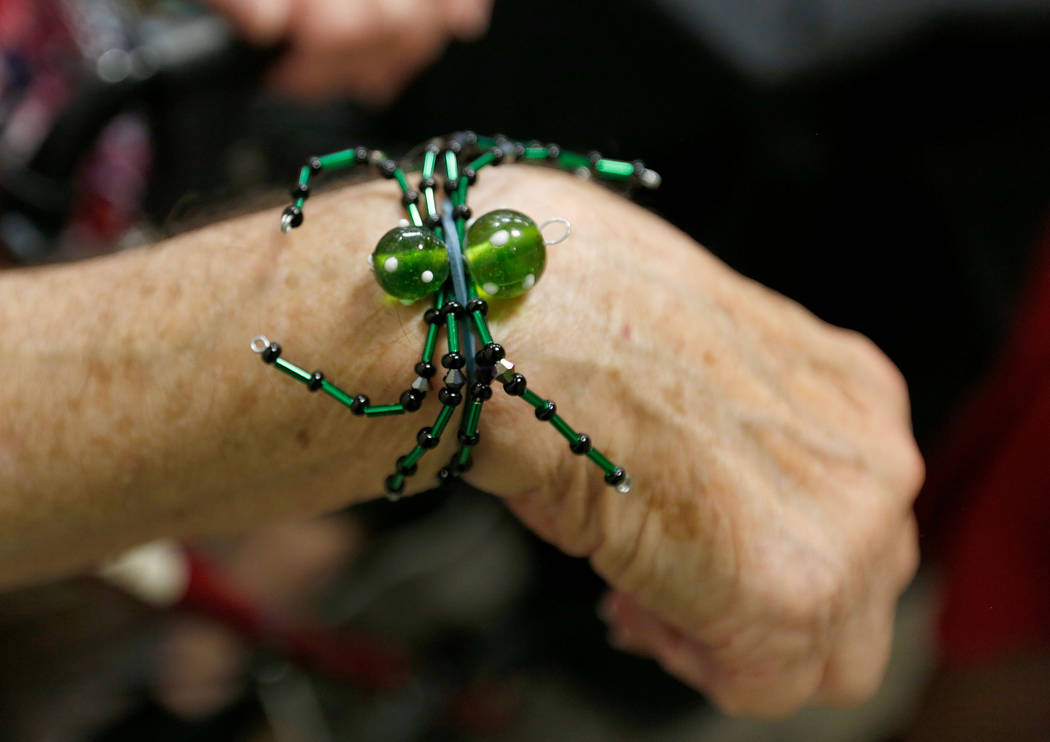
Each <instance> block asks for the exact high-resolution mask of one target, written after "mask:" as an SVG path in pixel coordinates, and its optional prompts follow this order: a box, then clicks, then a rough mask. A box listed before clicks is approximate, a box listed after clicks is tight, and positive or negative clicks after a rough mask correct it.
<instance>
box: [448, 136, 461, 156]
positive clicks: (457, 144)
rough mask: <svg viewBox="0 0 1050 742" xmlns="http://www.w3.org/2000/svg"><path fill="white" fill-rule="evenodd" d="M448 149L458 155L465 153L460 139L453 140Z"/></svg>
mask: <svg viewBox="0 0 1050 742" xmlns="http://www.w3.org/2000/svg"><path fill="white" fill-rule="evenodd" d="M447 149H448V150H449V151H450V152H452V153H453V154H457V155H458V154H459V153H460V152H462V151H463V143H462V142H461V141H459V139H453V140H452V141H451V142H449V143H448V148H447Z"/></svg>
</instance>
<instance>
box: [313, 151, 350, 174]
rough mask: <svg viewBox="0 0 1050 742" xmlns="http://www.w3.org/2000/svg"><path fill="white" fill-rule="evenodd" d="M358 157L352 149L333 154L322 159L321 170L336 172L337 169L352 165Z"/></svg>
mask: <svg viewBox="0 0 1050 742" xmlns="http://www.w3.org/2000/svg"><path fill="white" fill-rule="evenodd" d="M355 159H356V155H354V151H353V150H352V149H344V150H343V151H342V152H333V153H332V154H330V155H325V156H324V157H321V158H320V160H321V169H322V170H334V169H336V168H340V167H344V166H346V165H352V164H353V163H354V160H355Z"/></svg>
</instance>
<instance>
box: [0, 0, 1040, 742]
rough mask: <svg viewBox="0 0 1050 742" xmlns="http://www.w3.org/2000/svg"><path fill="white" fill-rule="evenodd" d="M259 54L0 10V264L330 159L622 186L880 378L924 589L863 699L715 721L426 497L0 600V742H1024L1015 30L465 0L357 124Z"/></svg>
mask: <svg viewBox="0 0 1050 742" xmlns="http://www.w3.org/2000/svg"><path fill="white" fill-rule="evenodd" d="M282 53H284V50H283V49H282V47H281V44H280V43H276V44H274V45H263V46H258V45H253V44H251V43H248V42H247V41H245V40H243V39H241V38H240V37H239V36H238V34H237V32H236V31H234V30H233V29H232V27H231V26H230V25H227V23H226V22H225V21H224V20H223V19H221V18H220V17H219V16H217V15H215V14H214V13H213V11H211V10H209V9H207V8H204V7H201V6H198V5H196V4H194V3H190V2H130V1H126V2H125V1H121V2H118V1H117V0H62V1H60V0H36V1H35V2H34V1H29V0H26V1H20V0H0V250H2V252H3V259H2V260H3V264H5V265H7V266H8V267H10V268H12V269H17V266H18V265H28V264H35V263H41V262H48V261H56V260H76V259H82V258H87V257H90V256H92V255H97V254H101V253H104V252H109V251H113V250H118V249H129V248H133V247H134V246H137V245H142V244H147V243H149V242H152V241H155V240H156V239H160V238H162V237H164V236H166V235H170V234H173V233H175V232H177V231H180V230H182V229H185V228H188V227H189V226H190V225H195V224H200V223H203V222H206V221H209V220H213V219H216V218H218V217H219V216H221V215H222V214H223V213H228V212H229V211H230V210H237V209H243V208H247V205H248V204H249V203H251V204H257V205H258V204H263V205H269V206H272V207H275V208H276V207H278V205H281V204H284V203H286V200H287V199H286V197H285V196H283V195H281V193H280V192H283V191H284V189H285V188H286V187H287V186H288V185H291V184H292V182H293V180H294V178H295V175H296V174H297V169H298V167H299V166H300V165H301V164H302V162H303V161H304V159H305V158H306V157H307V156H309V155H313V154H321V153H325V152H330V151H334V150H339V149H343V148H345V147H348V146H353V145H355V144H359V143H360V144H368V145H369V146H374V147H382V148H384V149H387V150H388V151H389V152H391V153H397V152H402V151H406V150H408V149H409V148H411V147H412V146H413V145H415V144H417V143H419V142H421V141H423V140H424V139H426V138H427V137H429V136H432V135H434V134H440V133H445V132H449V131H453V130H457V129H465V128H469V129H473V130H475V131H478V132H479V133H496V132H501V133H505V134H507V135H509V136H511V137H515V138H521V139H533V138H535V139H539V140H541V141H545V142H546V141H553V142H557V143H559V144H561V145H562V146H564V147H566V148H569V149H575V150H577V151H582V152H587V151H590V150H599V151H601V152H602V153H604V154H605V155H607V156H610V157H622V158H625V159H633V158H637V157H642V158H644V159H645V161H646V163H647V164H648V165H649V166H650V167H652V168H654V169H656V170H658V171H659V172H660V173H661V174H662V176H663V186H662V187H661V188H660V189H659V190H658V191H655V192H646V193H644V194H638V195H639V199H640V200H641V202H642V203H643V204H644V205H646V206H647V207H649V208H651V209H653V210H655V211H656V212H657V213H659V214H661V215H662V216H664V217H666V218H667V219H668V220H670V221H671V222H673V223H675V224H676V225H678V226H679V227H680V228H682V229H683V230H685V231H686V232H688V233H689V234H691V235H692V236H693V237H695V238H696V239H697V240H699V241H700V242H701V243H703V244H704V245H705V246H707V247H708V248H709V249H710V250H712V251H713V252H714V253H715V254H717V255H718V256H719V257H720V258H722V259H723V260H725V261H726V262H728V263H729V264H730V265H732V266H733V267H734V268H736V269H737V270H739V271H741V272H742V273H744V274H746V275H748V276H751V277H753V278H755V279H756V280H758V281H760V282H762V283H764V284H766V285H768V286H771V287H773V288H775V289H776V290H778V291H780V292H782V293H785V294H787V295H788V296H790V297H792V298H794V299H796V300H798V301H799V302H801V303H802V304H803V305H805V306H807V307H808V308H810V309H811V310H812V311H814V312H815V313H816V314H818V315H819V316H821V317H823V318H824V319H826V320H828V321H829V322H832V323H835V324H839V325H843V326H846V327H850V328H854V329H857V330H860V331H861V332H863V333H865V334H867V335H868V336H870V337H871V338H872V339H873V340H875V342H876V343H878V345H879V346H880V347H882V348H883V349H884V350H885V351H886V352H887V354H888V355H889V356H890V357H891V358H892V359H893V360H894V362H896V363H897V365H898V366H899V367H900V368H901V370H902V371H903V373H904V375H905V377H906V378H907V380H908V382H909V385H910V388H911V393H912V400H913V408H914V409H913V413H914V422H915V427H916V432H917V436H918V438H919V441H920V444H921V445H922V447H923V449H924V452H925V454H926V456H927V460H928V464H929V478H928V483H927V486H926V489H925V491H924V492H923V494H922V496H921V497H920V501H919V504H918V509H919V515H920V520H921V526H922V546H923V551H924V556H925V563H924V567H923V569H922V570H921V572H920V575H919V577H918V578H917V579H916V582H915V584H914V585H913V586H912V587H911V588H910V589H909V591H908V592H907V593H906V594H905V596H904V597H903V599H902V603H901V611H900V617H899V620H898V631H897V639H896V645H895V649H894V656H893V661H892V663H891V666H890V670H889V674H888V677H887V681H886V683H885V684H884V686H883V688H882V690H881V691H880V693H879V695H878V696H877V697H876V698H875V699H874V700H873V701H872V702H871V703H869V704H867V705H865V706H863V707H861V708H860V709H857V710H852V711H834V712H833V711H822V710H812V711H806V712H803V713H802V714H800V715H799V716H798V717H796V718H793V719H790V720H786V721H784V722H778V723H757V722H749V721H742V720H734V719H729V718H725V717H723V716H721V715H720V714H718V713H717V712H716V711H715V710H714V709H712V708H711V707H710V706H709V705H707V704H706V702H705V701H704V699H703V698H702V697H700V696H698V695H697V694H696V693H695V692H693V691H691V690H689V689H687V688H685V687H684V686H682V685H680V684H679V683H677V682H676V681H674V680H673V679H671V678H669V677H668V676H666V675H664V674H663V673H662V672H661V671H660V670H659V668H657V667H656V666H655V665H654V664H653V663H651V662H649V661H646V660H643V659H640V658H635V657H631V656H628V655H625V654H622V653H619V652H617V651H616V650H615V649H614V648H613V647H611V646H610V645H609V643H608V641H607V639H606V629H605V627H604V624H603V622H602V621H601V619H600V617H599V616H598V615H597V614H596V606H597V605H598V601H599V598H600V596H601V595H602V593H603V591H604V587H603V585H602V583H601V581H600V580H599V579H598V578H597V577H595V576H594V574H593V573H592V572H591V571H590V569H589V567H588V565H587V564H586V563H585V562H581V561H579V560H574V559H570V558H567V557H565V556H563V555H561V554H560V553H558V552H557V551H555V550H554V549H552V548H550V547H549V546H547V545H545V544H544V543H542V542H540V541H539V540H537V539H536V538H535V537H533V536H532V535H530V534H529V533H528V532H526V531H525V530H524V529H523V528H522V527H521V526H520V525H518V524H517V522H516V521H515V520H514V519H513V518H512V517H511V516H509V515H508V514H507V513H506V512H505V511H504V510H503V508H502V506H501V505H500V504H499V503H498V502H495V501H493V500H492V499H491V498H488V497H487V496H485V495H484V494H482V493H479V492H474V491H471V490H469V489H468V488H466V487H459V488H455V489H450V490H443V491H440V492H438V491H435V492H431V493H428V494H426V495H422V496H419V497H415V498H411V499H410V500H407V501H402V502H398V503H388V502H386V501H379V502H374V503H370V504H368V505H365V506H361V507H355V508H352V509H350V510H348V511H346V512H343V513H339V514H336V515H334V516H332V517H330V518H328V519H325V520H323V521H318V522H313V523H305V524H278V525H275V526H273V527H271V528H269V529H266V530H265V531H262V532H260V533H256V534H251V535H249V536H246V537H244V538H241V539H238V540H233V541H224V542H207V543H195V544H154V545H150V546H149V547H146V548H144V549H143V550H140V551H139V552H138V553H136V554H134V555H132V556H130V557H129V559H128V560H127V561H126V562H125V563H124V564H122V565H117V566H115V567H113V568H111V569H110V570H109V571H108V572H107V573H106V574H105V575H104V576H101V577H100V576H92V577H83V578H78V579H75V580H66V581H62V582H59V583H53V584H48V585H40V586H37V587H33V588H30V589H25V590H20V591H16V592H12V593H8V594H5V595H0V658H2V659H0V666H2V667H3V668H4V672H3V673H0V736H2V737H3V738H4V739H12V740H34V741H35V740H48V741H52V740H53V741H55V742H60V741H61V742H65V741H67V740H68V741H70V742H73V741H76V742H79V741H81V740H83V741H88V740H91V741H97V742H109V741H116V740H140V739H151V740H169V739H170V740H276V741H277V742H286V741H291V740H321V741H322V742H323V741H324V740H344V739H345V740H406V741H407V740H490V739H500V740H522V741H523V742H524V741H526V740H528V741H531V740H549V739H574V740H592V739H593V740H657V741H659V742H677V741H678V740H712V741H714V742H752V741H753V742H764V741H765V740H806V741H807V742H814V741H820V740H828V741H829V742H830V741H833V740H856V741H857V742H867V741H870V742H889V741H891V740H909V741H911V742H925V741H926V740H972V741H980V740H1044V741H1045V740H1050V547H1048V546H1047V539H1046V538H1045V534H1046V533H1047V532H1048V531H1050V486H1048V485H1047V477H1046V466H1045V463H1044V462H1045V460H1046V455H1047V449H1048V446H1050V137H1048V136H1047V132H1048V131H1050V74H1048V70H1050V3H1047V2H1045V0H878V1H876V2H870V1H869V2H864V1H863V0H746V1H745V0H740V1H738V2H733V3H726V2H717V1H716V0H677V1H676V0H648V1H642V0H606V1H605V2H597V0H579V1H578V2H574V3H565V2H554V0H535V1H529V2H525V1H524V0H520V1H518V2H514V1H512V0H497V2H496V3H495V6H494V8H493V14H492V18H491V23H490V26H489V29H488V30H487V32H486V33H485V34H484V35H482V36H481V37H479V38H477V39H476V40H473V41H471V42H468V43H460V42H456V43H453V44H451V45H450V46H449V47H448V48H447V49H446V50H445V51H444V53H443V54H441V55H440V57H439V58H438V59H437V60H436V61H435V62H434V63H433V64H430V65H429V66H426V67H425V68H423V69H422V70H421V71H420V72H419V74H418V75H417V76H416V77H414V78H413V79H412V80H411V82H410V83H408V85H407V87H406V88H404V89H403V90H401V91H400V92H399V93H398V94H397V95H396V97H395V98H394V99H393V100H391V101H388V102H384V104H383V105H377V104H376V103H375V102H374V97H373V98H371V99H370V100H371V102H369V101H365V100H360V99H358V97H357V96H354V95H339V96H336V97H333V98H330V99H329V100H327V101H325V102H316V101H315V102H310V103H306V102H303V101H302V100H297V99H296V97H295V96H294V95H291V96H289V95H281V94H277V93H275V92H274V91H273V90H272V89H271V88H269V87H268V86H267V85H266V84H265V80H266V75H267V70H268V69H270V68H271V66H272V65H273V64H275V63H276V62H278V61H279V59H280V57H281V55H282ZM292 92H293V93H294V91H292ZM274 194H276V195H274ZM277 213H278V212H277V211H275V214H277ZM275 224H276V216H275ZM143 575H146V576H148V579H147V578H144V577H143Z"/></svg>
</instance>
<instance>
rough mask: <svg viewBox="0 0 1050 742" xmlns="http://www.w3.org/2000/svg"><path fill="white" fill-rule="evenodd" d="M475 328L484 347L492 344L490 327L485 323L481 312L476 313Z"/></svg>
mask: <svg viewBox="0 0 1050 742" xmlns="http://www.w3.org/2000/svg"><path fill="white" fill-rule="evenodd" d="M474 326H475V327H477V328H478V337H479V338H481V343H482V345H488V344H489V343H491V342H492V335H491V334H490V333H489V325H488V323H487V322H486V321H485V318H484V317H483V316H482V314H481V312H474Z"/></svg>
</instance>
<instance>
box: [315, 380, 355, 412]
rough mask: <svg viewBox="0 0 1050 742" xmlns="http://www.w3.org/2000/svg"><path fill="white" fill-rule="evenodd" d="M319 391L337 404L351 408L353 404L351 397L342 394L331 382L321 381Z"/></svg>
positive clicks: (344, 393)
mask: <svg viewBox="0 0 1050 742" xmlns="http://www.w3.org/2000/svg"><path fill="white" fill-rule="evenodd" d="M321 391H322V392H324V393H325V394H327V395H328V396H329V397H331V398H332V399H334V400H336V401H337V402H342V403H343V404H344V405H346V406H347V407H349V406H351V405H352V404H353V403H354V398H353V397H351V396H350V395H349V394H347V393H346V392H344V391H343V390H342V389H340V388H339V387H337V386H336V385H335V384H333V383H332V382H330V381H328V379H322V380H321Z"/></svg>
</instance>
